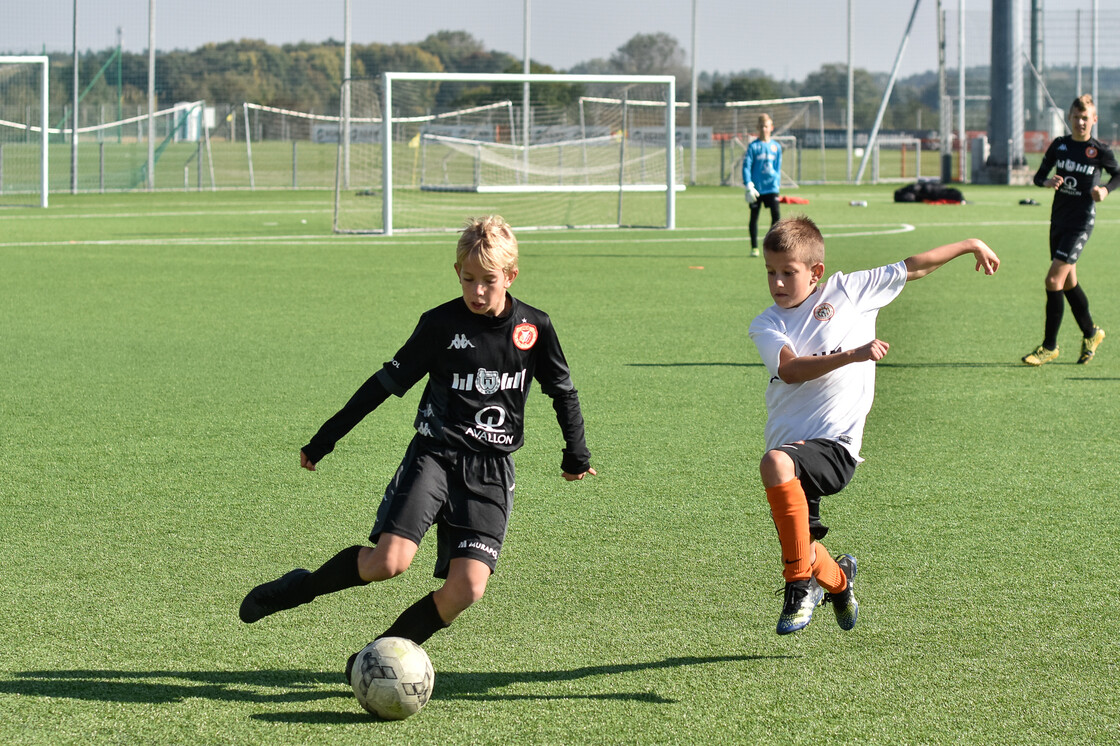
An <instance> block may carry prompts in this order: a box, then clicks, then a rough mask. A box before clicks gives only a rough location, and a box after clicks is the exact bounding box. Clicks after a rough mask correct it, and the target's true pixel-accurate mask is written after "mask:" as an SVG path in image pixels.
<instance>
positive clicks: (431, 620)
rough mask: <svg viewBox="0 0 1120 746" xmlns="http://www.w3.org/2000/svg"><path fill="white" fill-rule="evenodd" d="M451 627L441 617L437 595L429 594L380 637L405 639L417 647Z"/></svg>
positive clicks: (405, 612) (407, 610)
mask: <svg viewBox="0 0 1120 746" xmlns="http://www.w3.org/2000/svg"><path fill="white" fill-rule="evenodd" d="M449 626H450V625H449V624H448V623H447V622H445V621H443V617H441V616H440V615H439V609H437V608H436V599H435V594H434V593H429V594H428V595H426V596H424V597H423V598H422V599H420V600H419V601H417V602H416V603H414V604H413V605H412V606H409V607H408V608H407V609H405V610H404V611H403V612H402V613H401V615H400V616H399V617H397V621H395V622H393V624H392V626H391V627H389V629H387V630H385V631H384V632H382V633H381V634H380V635H378V637H404V638H406V639H409V640H412V641H413V642H414V643H416V644H417V645H423V644H424V642H425V641H427V639H428V638H429V637H431V636H432V635H434V634H435V633H436V632H439V631H440V630H441V629H446V628H447V627H449Z"/></svg>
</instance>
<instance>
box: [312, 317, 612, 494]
mask: <svg viewBox="0 0 1120 746" xmlns="http://www.w3.org/2000/svg"><path fill="white" fill-rule="evenodd" d="M506 300H507V303H508V304H509V306H510V309H509V312H508V313H506V314H504V315H503V316H501V317H493V316H485V315H480V314H476V313H472V312H471V310H470V309H469V308H468V307H467V305H466V303H465V302H464V301H463V299H462V298H456V299H454V300H451V301H448V302H447V303H444V304H442V305H440V306H437V307H435V308H433V309H431V310H430V311H427V312H426V313H424V314H422V315H421V317H420V321H419V323H418V324H417V325H416V329H415V330H414V331H413V332H412V336H411V337H409V339H408V341H407V342H405V343H404V346H403V347H401V348H400V350H399V351H397V354H396V355H394V356H393V359H392V360H390V361H389V362H387V363H385V365H384V366H383V367H382V368H381V369H380V370H378V371H377V373H375V374H374V375H373V376H372V377H371V378H370V380H369V381H367V382H366V384H365V385H363V386H362V388H361V389H359V390H358V392H357V393H356V394H355V395H354V397H353V398H352V399H351V400H350V402H349V403H347V405H346V407H344V408H343V409H342V410H341V411H340V412H339V413H338V414H337V415H335V416H334V417H332V418H331V419H330V420H328V421H327V422H326V423H325V424H324V425H323V427H322V428H320V430H319V432H318V433H317V434H316V435H315V437H314V438H312V440H311V442H310V443H309V444H308V445H307V446H306V447H305V448H304V453H305V454H307V457H308V458H309V459H311V460H312V461H313V462H317V461H318V459H319V458H321V457H322V456H324V455H326V454H327V453H330V451H331V450H333V448H334V444H335V443H336V442H337V441H338V440H339V439H340V438H341V437H342V436H343V435H345V434H346V433H347V432H349V431H350V429H351V428H353V427H354V425H356V424H357V423H358V422H359V421H360V420H361V419H362V418H363V417H364V416H365V415H366V414H368V413H369V412H370V411H372V410H373V408H374V407H376V406H377V405H378V404H380V403H381V402H382V401H384V399H385V397H386V396H387V395H388V394H394V395H396V396H403V395H404V394H405V392H407V391H408V390H409V389H410V388H412V387H413V386H414V385H416V384H417V383H419V382H420V381H421V380H422V379H423V378H424V377H425V376H427V377H428V382H427V384H426V385H425V387H424V393H423V395H422V396H421V398H420V405H419V408H418V410H417V414H416V422H415V425H416V431H417V433H418V434H419V435H420V436H421V437H422V438H424V439H431V442H432V443H433V445H435V444H439V445H443V446H450V447H452V448H456V449H462V450H467V451H473V452H478V453H486V452H490V453H493V452H497V453H504V454H508V453H513V452H514V451H516V450H517V449H518V448H520V447H521V445H522V443H523V442H524V421H525V401H526V399H527V397H528V395H529V389H530V386H531V383H532V381H533V380H536V381H537V382H538V383H539V384H540V387H541V391H543V392H544V393H545V394H547V395H548V396H549V397H551V398H552V401H553V408H554V409H555V410H556V419H557V421H558V422H559V423H560V429H561V431H562V433H563V437H564V442H565V448H564V456H563V460H562V464H561V466H562V469H563V470H564V471H566V472H568V473H570V474H579V473H582V472H585V471H587V469H588V467H589V466H590V453H589V452H588V449H587V444H586V442H585V439H584V426H583V416H582V414H581V412H580V406H579V397H578V395H577V393H576V389H575V387H574V386H573V385H572V380H571V375H570V373H569V370H568V363H567V361H566V359H565V358H564V352H563V350H562V349H561V348H560V341H559V339H558V338H557V336H556V331H555V330H554V329H553V326H552V321H551V319H549V317H548V314H546V313H545V312H544V311H541V310H539V309H537V308H534V307H532V306H530V305H528V304H526V303H522V302H521V301H519V300H517V299H516V298H514V297H513V296H512V295H507V297H506Z"/></svg>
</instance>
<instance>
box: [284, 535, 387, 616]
mask: <svg viewBox="0 0 1120 746" xmlns="http://www.w3.org/2000/svg"><path fill="white" fill-rule="evenodd" d="M361 549H362V547H360V546H357V545H355V546H352V547H347V548H346V549H343V550H342V551H341V552H339V553H338V554H336V555H335V556H333V557H331V558H330V559H329V560H327V561H326V562H325V563H324V564H323V566H322V567H320V568H319V569H318V570H316V571H315V572H313V573H311V574H310V575H307V576H306V577H304V579H303V581H302V582H301V583H300V584H299V585H298V586H297V587H296V588H294V589H293V591H292V594H293V597H294V598H297V599H298V600H299V602H300V603H304V604H305V603H307V602H308V601H311V600H312V599H314V598H316V597H318V596H324V595H326V594H328V593H336V592H338V591H341V590H344V589H346V588H353V587H354V586H357V585H369V581H368V580H362V576H361V575H359V574H358V552H360V551H361Z"/></svg>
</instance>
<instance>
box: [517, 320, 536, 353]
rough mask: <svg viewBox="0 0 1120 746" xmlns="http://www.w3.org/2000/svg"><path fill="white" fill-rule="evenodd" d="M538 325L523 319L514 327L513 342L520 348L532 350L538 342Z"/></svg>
mask: <svg viewBox="0 0 1120 746" xmlns="http://www.w3.org/2000/svg"><path fill="white" fill-rule="evenodd" d="M537 336H538V333H537V327H535V326H533V325H532V324H530V323H529V322H528V321H527V320H525V319H522V320H521V323H520V324H518V325H517V326H515V327H513V344H514V346H515V347H516V348H517V349H519V350H530V349H532V348H533V345H535V344H536V343H537Z"/></svg>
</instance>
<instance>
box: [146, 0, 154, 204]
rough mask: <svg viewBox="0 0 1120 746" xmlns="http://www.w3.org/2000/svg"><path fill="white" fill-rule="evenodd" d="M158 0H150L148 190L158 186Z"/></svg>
mask: <svg viewBox="0 0 1120 746" xmlns="http://www.w3.org/2000/svg"><path fill="white" fill-rule="evenodd" d="M155 140H156V0H148V191H149V192H150V191H152V190H154V189H155V188H156V143H155Z"/></svg>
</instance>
